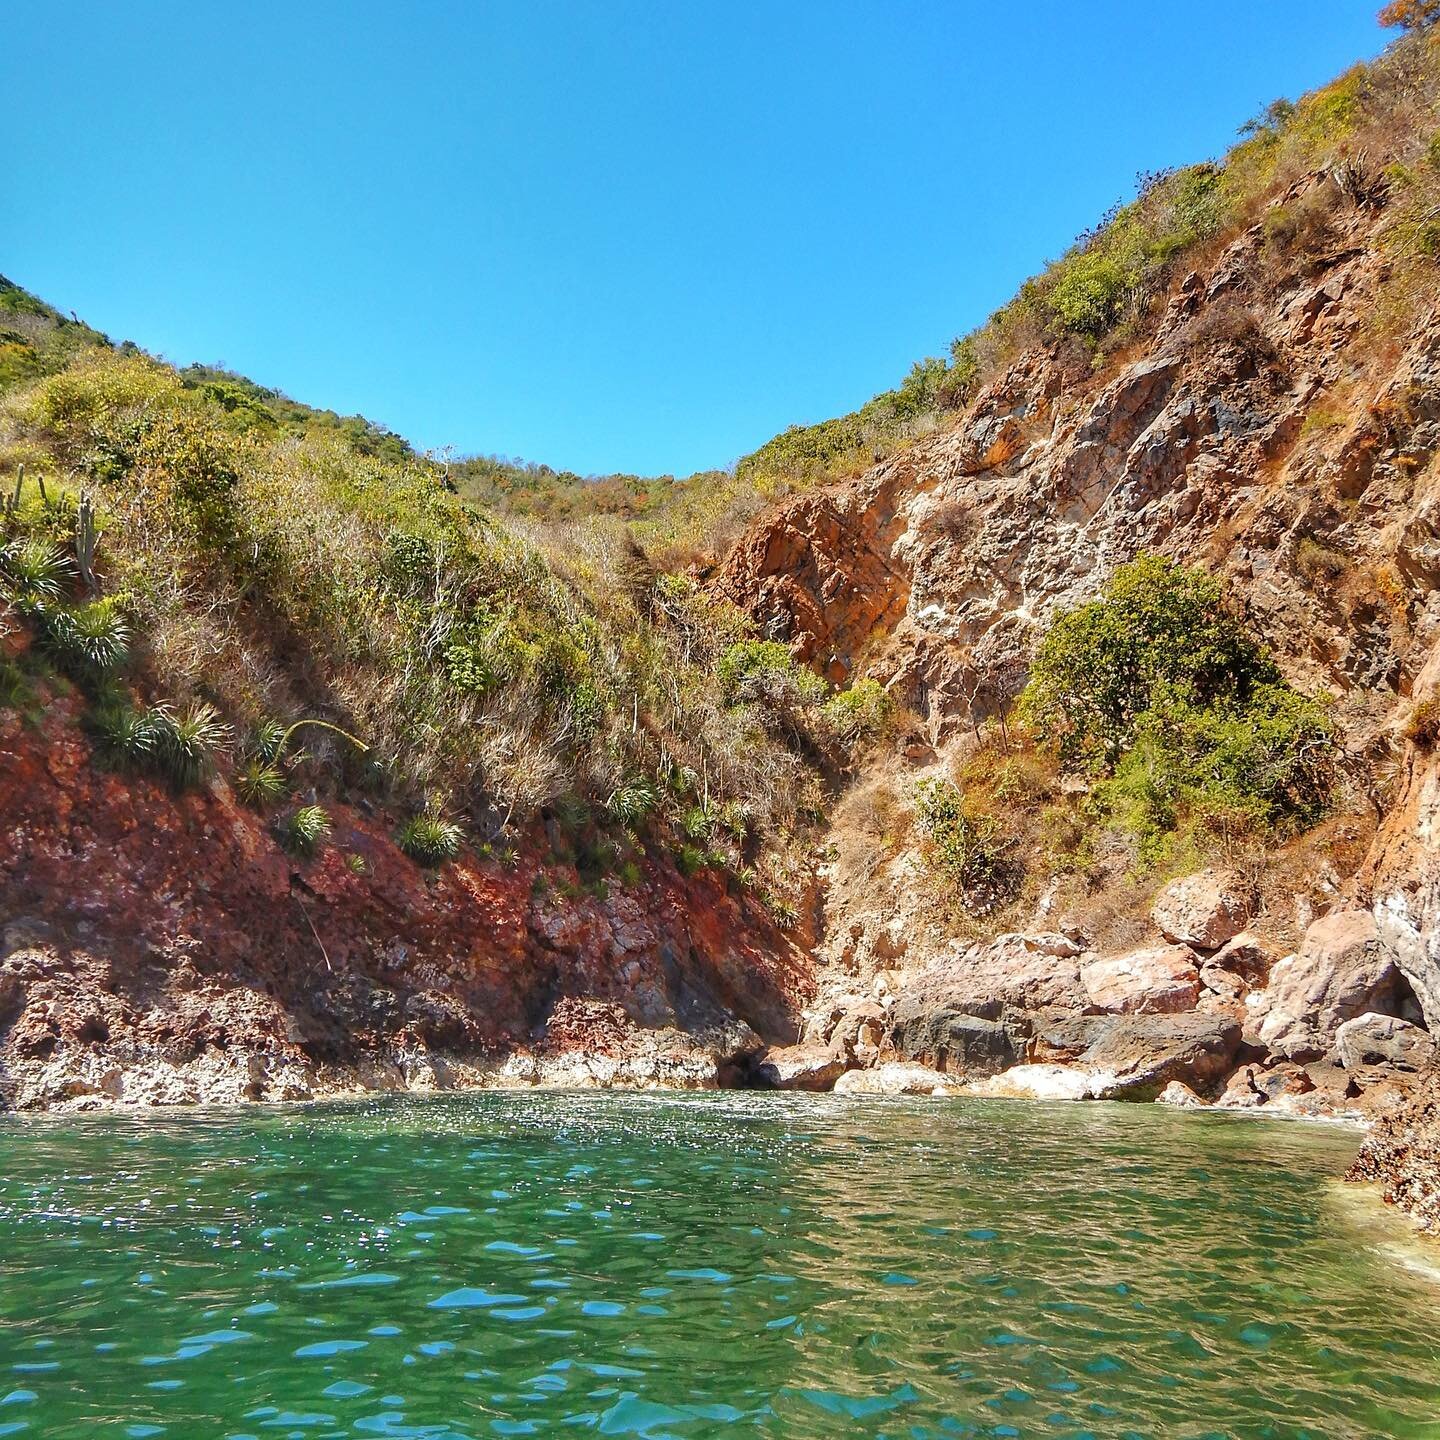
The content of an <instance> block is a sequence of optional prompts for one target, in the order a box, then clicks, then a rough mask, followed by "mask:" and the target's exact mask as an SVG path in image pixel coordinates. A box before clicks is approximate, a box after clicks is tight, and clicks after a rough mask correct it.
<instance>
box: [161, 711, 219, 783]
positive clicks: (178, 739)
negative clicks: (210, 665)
mask: <svg viewBox="0 0 1440 1440" xmlns="http://www.w3.org/2000/svg"><path fill="white" fill-rule="evenodd" d="M154 715H155V725H156V742H155V757H156V760H157V762H158V763H159V765H160V768H161V769H162V770H164V772H165V773H166V774H167V775H168V776H169V777H170V781H171V783H172V784H173V785H174V786H175V788H176V789H177V790H188V789H190V788H191V787H193V786H195V785H198V784H199V783H200V782H201V781H202V780H203V779H205V777H206V776H207V775H209V774H210V773H211V772H212V771H213V770H214V768H215V756H216V753H217V752H218V751H219V750H221V749H222V748H223V747H224V746H225V744H226V743H227V742H228V741H229V738H230V727H229V726H228V725H227V724H226V723H225V722H224V721H223V720H222V719H221V718H220V713H219V711H217V710H216V709H215V707H214V706H213V705H207V704H204V703H203V702H197V703H196V704H193V705H191V706H190V708H189V709H188V710H186V711H185V712H184V714H182V715H177V714H176V713H175V712H174V711H173V710H171V709H170V708H169V707H168V706H164V705H162V706H159V707H158V708H157V709H156V710H155V712H154Z"/></svg>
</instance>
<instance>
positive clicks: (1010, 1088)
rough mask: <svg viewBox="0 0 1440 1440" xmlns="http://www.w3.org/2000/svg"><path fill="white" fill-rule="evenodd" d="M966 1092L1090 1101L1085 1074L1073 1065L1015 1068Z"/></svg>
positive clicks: (1089, 1081) (1090, 1085)
mask: <svg viewBox="0 0 1440 1440" xmlns="http://www.w3.org/2000/svg"><path fill="white" fill-rule="evenodd" d="M967 1093H969V1094H971V1095H987V1096H990V1095H995V1096H1003V1097H1004V1098H1006V1099H1013V1100H1090V1099H1093V1098H1094V1082H1093V1079H1092V1077H1091V1075H1090V1073H1089V1072H1088V1071H1086V1070H1083V1069H1078V1068H1076V1067H1075V1066H1073V1065H1016V1066H1014V1067H1013V1068H1012V1069H1010V1070H1006V1071H1005V1072H1004V1074H1002V1075H992V1076H991V1077H990V1078H989V1079H988V1080H982V1081H980V1082H979V1083H978V1084H975V1085H972V1086H970V1087H968V1091H967Z"/></svg>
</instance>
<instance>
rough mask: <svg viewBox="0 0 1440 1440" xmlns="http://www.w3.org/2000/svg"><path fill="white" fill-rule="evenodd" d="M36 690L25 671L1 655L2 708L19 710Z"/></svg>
mask: <svg viewBox="0 0 1440 1440" xmlns="http://www.w3.org/2000/svg"><path fill="white" fill-rule="evenodd" d="M33 696H34V690H33V688H32V686H31V684H30V681H29V678H28V677H27V676H26V674H25V672H24V671H23V670H22V669H21V668H20V666H18V665H17V664H16V663H15V662H14V661H13V660H8V659H6V658H5V657H4V656H0V710H19V709H21V708H22V707H23V706H25V705H28V704H29V702H30V700H31V699H32V698H33Z"/></svg>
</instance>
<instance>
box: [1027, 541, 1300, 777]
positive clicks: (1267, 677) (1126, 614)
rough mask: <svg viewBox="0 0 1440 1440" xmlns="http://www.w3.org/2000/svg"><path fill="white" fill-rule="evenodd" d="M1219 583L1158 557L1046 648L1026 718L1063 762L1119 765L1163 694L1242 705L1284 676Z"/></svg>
mask: <svg viewBox="0 0 1440 1440" xmlns="http://www.w3.org/2000/svg"><path fill="white" fill-rule="evenodd" d="M1225 600H1226V597H1225V592H1224V589H1223V588H1222V586H1221V585H1220V582H1219V581H1218V580H1215V579H1214V578H1212V577H1211V576H1209V575H1206V574H1204V573H1203V572H1201V571H1198V570H1186V569H1183V568H1182V567H1181V566H1179V565H1176V564H1174V563H1173V562H1172V561H1169V560H1166V559H1164V558H1162V557H1161V556H1158V555H1144V556H1141V557H1140V558H1139V559H1137V560H1134V561H1132V562H1131V563H1130V564H1128V565H1122V566H1120V568H1119V569H1117V570H1116V571H1115V573H1114V574H1113V575H1112V576H1111V577H1110V579H1109V580H1108V581H1107V582H1106V583H1105V585H1104V587H1103V588H1102V590H1101V593H1100V598H1099V599H1098V600H1094V601H1091V602H1090V603H1089V604H1088V605H1082V606H1080V607H1079V608H1078V609H1075V610H1071V611H1069V612H1067V613H1066V614H1063V615H1061V616H1060V617H1059V618H1058V619H1057V620H1056V621H1055V623H1054V624H1053V625H1052V626H1051V628H1050V630H1049V633H1048V634H1047V635H1046V636H1045V638H1044V640H1042V641H1041V643H1040V647H1039V650H1038V651H1037V653H1036V657H1035V661H1034V664H1033V666H1032V667H1031V672H1030V682H1029V684H1028V685H1027V686H1026V687H1025V690H1024V692H1023V694H1022V695H1021V697H1020V714H1021V716H1022V718H1023V719H1024V720H1025V721H1026V723H1028V724H1029V725H1030V726H1031V727H1032V728H1033V729H1034V730H1035V732H1036V733H1037V735H1038V736H1039V737H1040V738H1041V739H1042V740H1045V741H1049V742H1051V743H1053V744H1054V745H1055V746H1056V747H1057V749H1058V750H1059V752H1060V755H1061V757H1062V758H1063V759H1065V760H1067V761H1071V762H1076V763H1080V764H1087V765H1093V766H1100V767H1105V766H1110V765H1113V764H1114V762H1115V761H1116V760H1117V759H1118V758H1119V757H1120V755H1121V753H1122V752H1123V751H1124V750H1125V749H1126V748H1128V746H1129V745H1130V744H1131V743H1132V741H1133V740H1134V736H1135V726H1136V722H1137V720H1138V719H1139V717H1140V716H1141V715H1143V714H1145V713H1146V712H1147V711H1149V710H1150V709H1152V708H1153V706H1154V704H1155V701H1156V697H1157V695H1158V694H1159V693H1160V691H1161V690H1162V689H1165V690H1167V691H1168V692H1173V693H1174V694H1176V695H1177V696H1178V697H1180V698H1183V699H1186V700H1189V701H1190V702H1192V703H1195V704H1209V703H1212V702H1217V701H1220V700H1226V701H1230V702H1234V703H1240V704H1243V703H1244V701H1245V699H1246V698H1247V697H1248V695H1249V694H1250V693H1251V692H1252V691H1253V689H1254V687H1255V686H1256V685H1260V684H1271V683H1274V682H1276V681H1278V679H1279V672H1278V671H1277V670H1276V669H1275V665H1274V662H1273V661H1272V660H1271V659H1270V657H1269V655H1268V654H1267V653H1266V651H1265V650H1264V649H1263V648H1262V647H1261V646H1260V645H1258V644H1256V643H1255V641H1253V640H1252V639H1250V637H1249V636H1248V635H1247V634H1246V633H1245V629H1244V627H1243V626H1242V625H1241V623H1240V621H1239V620H1238V619H1237V618H1236V617H1235V616H1234V615H1232V614H1231V613H1230V611H1229V610H1228V608H1227V607H1226V603H1225Z"/></svg>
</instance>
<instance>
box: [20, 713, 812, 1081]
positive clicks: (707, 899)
mask: <svg viewBox="0 0 1440 1440" xmlns="http://www.w3.org/2000/svg"><path fill="white" fill-rule="evenodd" d="M77 711H78V706H77V704H76V702H75V700H74V699H73V698H66V697H65V696H63V695H60V694H52V695H50V696H48V697H46V703H45V704H44V707H43V717H40V716H37V715H36V714H34V713H33V712H32V713H31V714H30V715H29V716H28V717H26V716H24V715H22V714H19V713H12V714H9V715H3V716H0V773H3V775H4V783H3V785H0V1026H3V1035H0V1096H3V1100H4V1103H5V1104H6V1105H7V1106H12V1107H17V1108H36V1107H48V1106H54V1105H58V1104H82V1105H83V1104H93V1103H107V1102H112V1101H113V1102H121V1103H127V1104H173V1103H187V1102H195V1101H238V1100H274V1099H302V1098H308V1097H311V1096H317V1095H324V1094H330V1093H343V1092H346V1091H354V1090H361V1089H391V1088H448V1087H451V1086H455V1085H477V1084H524V1083H533V1082H534V1081H535V1080H537V1079H550V1080H552V1081H556V1082H562V1081H563V1082H568V1083H604V1084H631V1085H640V1086H649V1085H678V1086H697V1085H698V1086H707V1085H708V1086H714V1085H716V1084H720V1083H733V1081H734V1078H735V1076H736V1075H737V1074H738V1073H739V1071H740V1069H741V1067H743V1065H744V1064H745V1063H746V1060H747V1058H748V1057H749V1056H752V1055H753V1054H755V1053H756V1052H758V1051H759V1050H760V1048H761V1047H762V1045H763V1043H764V1042H765V1041H766V1040H769V1041H772V1042H773V1041H781V1042H783V1041H784V1040H786V1039H787V1038H790V1037H791V1036H792V1035H793V1029H794V1024H793V1018H792V1016H793V1013H794V1008H795V1005H796V1003H797V1001H799V1000H801V999H803V997H804V996H805V994H806V993H807V986H808V965H807V963H806V961H805V958H804V956H803V953H802V952H801V951H800V950H799V949H798V948H797V947H796V946H795V945H794V944H793V943H791V942H789V941H787V940H786V939H785V938H784V937H782V936H781V935H780V934H779V932H778V931H777V930H776V929H775V927H774V925H773V923H772V922H771V921H770V920H769V918H768V916H767V915H766V914H765V912H764V911H763V910H761V909H760V908H759V907H758V906H757V905H755V904H754V903H753V902H752V901H750V900H749V899H748V898H747V897H746V896H745V895H744V894H743V893H742V894H740V895H739V896H738V897H737V896H735V895H731V894H730V893H728V890H727V887H726V885H725V883H724V881H723V880H721V879H720V878H718V877H717V875H716V874H714V873H713V872H708V873H706V874H704V875H697V876H695V877H692V878H689V879H687V878H686V877H684V876H682V875H680V874H679V873H678V872H677V871H675V870H674V868H673V867H669V866H665V865H661V864H652V865H651V866H650V867H649V868H648V871H647V873H645V874H644V875H643V876H641V877H639V878H638V879H637V881H636V883H635V884H634V885H631V886H627V887H624V888H621V887H616V889H615V890H614V891H612V892H611V893H609V894H608V895H606V896H605V897H604V898H601V897H599V896H597V895H595V894H591V893H586V892H585V891H583V890H582V888H581V886H580V883H579V877H578V876H577V874H576V872H575V870H574V868H573V866H569V867H567V866H566V865H564V864H563V863H559V862H557V861H556V860H555V859H554V857H553V855H551V854H550V852H549V847H548V846H546V845H545V844H544V843H543V837H535V838H532V841H531V843H530V844H529V845H528V846H527V847H526V848H523V849H521V850H519V851H518V852H517V853H515V854H513V855H510V856H507V857H506V858H505V859H504V860H503V861H501V860H492V861H489V862H484V861H481V860H479V859H478V858H477V857H474V856H472V857H470V858H468V859H461V860H458V861H456V862H454V863H452V864H448V865H446V866H445V867H444V868H443V870H441V871H439V872H434V871H429V870H425V869H422V868H421V867H420V866H418V865H417V864H415V862H414V861H412V860H410V859H408V858H406V856H404V855H403V854H401V853H400V852H399V850H397V848H396V847H395V844H394V843H393V840H392V839H391V837H390V833H389V828H388V825H387V823H386V821H385V819H384V817H383V816H382V815H379V814H377V813H376V812H375V810H374V807H373V806H367V807H365V808H359V807H356V806H343V807H342V806H335V807H334V808H333V809H332V819H333V822H334V825H335V830H334V834H333V836H332V842H333V843H332V844H330V845H329V846H327V847H326V848H325V849H324V851H323V852H322V853H321V854H320V855H318V856H317V857H315V858H314V859H312V860H303V859H297V858H296V857H294V856H292V855H290V854H288V853H286V851H285V850H283V849H282V848H281V846H280V845H279V844H278V843H277V841H276V837H275V835H274V833H273V831H272V828H271V826H270V825H268V824H267V823H266V821H265V820H264V819H262V818H261V817H260V816H258V815H256V814H255V813H254V811H252V810H249V809H247V808H245V807H243V806H241V805H239V804H238V803H237V802H236V800H235V798H234V796H233V795H232V793H231V791H230V788H229V786H228V785H227V784H226V782H225V781H224V780H223V779H218V778H217V779H216V780H214V781H213V782H212V783H211V784H210V785H208V786H207V787H205V788H204V789H202V790H199V791H197V792H195V793H191V794H187V795H180V796H177V795H175V794H173V793H172V792H171V790H170V789H169V787H167V786H165V785H163V784H161V783H158V782H156V781H153V780H150V779H147V778H145V777H143V776H138V775H133V774H130V775H126V774H118V773H115V772H114V771H113V770H106V769H104V768H98V767H97V766H96V765H95V763H94V758H93V755H92V745H91V742H90V740H89V739H88V738H87V736H86V735H85V733H84V732H83V730H82V729H81V727H80V725H79V724H78V723H77V718H78V717H77ZM367 809H368V810H369V812H370V813H368V814H367V813H366V810H367ZM542 857H543V860H542Z"/></svg>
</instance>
